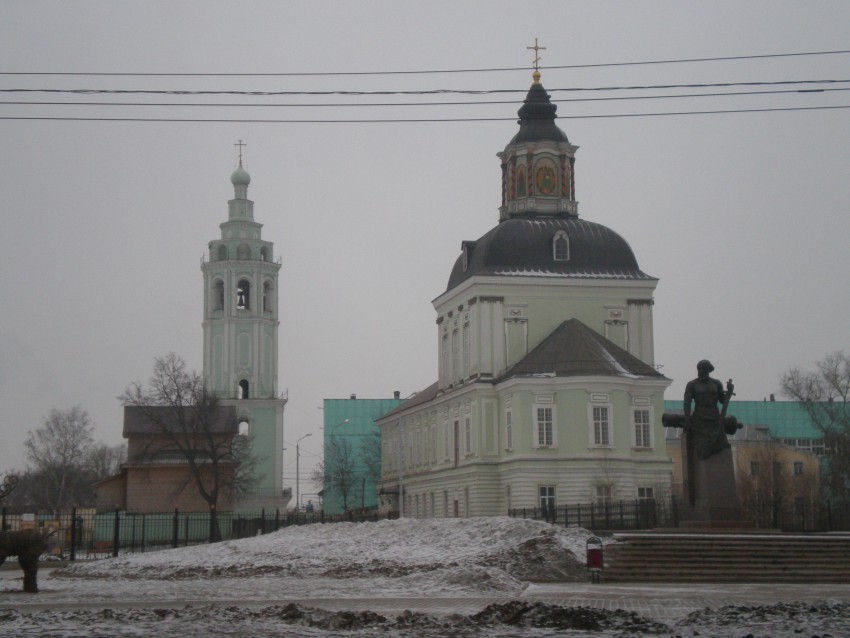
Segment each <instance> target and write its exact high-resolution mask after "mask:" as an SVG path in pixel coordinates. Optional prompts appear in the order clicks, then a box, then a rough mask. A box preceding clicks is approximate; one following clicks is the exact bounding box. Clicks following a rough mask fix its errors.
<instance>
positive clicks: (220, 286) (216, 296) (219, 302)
mask: <svg viewBox="0 0 850 638" xmlns="http://www.w3.org/2000/svg"><path fill="white" fill-rule="evenodd" d="M212 309H213V310H224V282H223V281H222V280H221V279H216V280H215V282H213V287H212Z"/></svg>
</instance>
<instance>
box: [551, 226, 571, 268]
mask: <svg viewBox="0 0 850 638" xmlns="http://www.w3.org/2000/svg"><path fill="white" fill-rule="evenodd" d="M552 256H553V257H554V259H555V261H569V260H570V240H569V237H567V233H565V232H564V231H563V230H559V231H558V232H557V233H555V237H554V238H553V239H552Z"/></svg>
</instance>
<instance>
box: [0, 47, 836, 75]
mask: <svg viewBox="0 0 850 638" xmlns="http://www.w3.org/2000/svg"><path fill="white" fill-rule="evenodd" d="M846 53H850V50H837V51H803V52H797V53H768V54H762V55H731V56H717V57H708V58H678V59H676V58H674V59H669V60H642V61H637V62H600V63H595V64H561V65H553V66H541V67H540V69H541V70H544V71H545V70H558V69H591V68H602V67H619V66H642V65H654V64H691V63H695V62H727V61H739V60H763V59H769V58H790V57H807V56H817V55H841V54H846ZM529 70H530V69H529V68H528V67H502V68H481V69H431V70H420V71H299V72H271V73H175V72H169V73H155V72H154V73H151V72H109V71H0V75H12V76H29V75H32V76H91V77H328V76H381V75H429V74H456V73H492V72H505V71H529Z"/></svg>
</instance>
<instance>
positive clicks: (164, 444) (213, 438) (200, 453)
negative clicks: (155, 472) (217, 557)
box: [119, 352, 256, 541]
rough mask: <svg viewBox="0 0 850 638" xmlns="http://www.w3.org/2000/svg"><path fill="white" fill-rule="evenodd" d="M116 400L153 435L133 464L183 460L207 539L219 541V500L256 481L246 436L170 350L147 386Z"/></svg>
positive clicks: (135, 386)
mask: <svg viewBox="0 0 850 638" xmlns="http://www.w3.org/2000/svg"><path fill="white" fill-rule="evenodd" d="M119 399H120V400H121V401H122V402H123V403H124V405H125V406H132V407H133V408H134V409H135V410H136V411H138V413H139V414H140V415H141V416H142V417H143V419H144V420H145V421H146V422H147V424H148V427H149V429H150V431H151V433H152V434H153V435H155V436H152V437H150V439H149V440H148V443H147V445H146V446H145V449H144V450H141V451H139V452H138V457H139V458H138V459H136V460H147V461H152V460H155V459H156V458H158V457H162V456H169V455H177V456H178V457H179V458H180V459H182V460H183V461H185V463H186V466H187V468H188V473H189V477H190V479H189V480H191V482H192V483H194V486H195V488H196V489H197V491H198V494H199V495H200V497H201V498H202V499H203V500H204V502H206V504H207V506H208V508H209V514H210V540H211V541H214V540H220V539H221V531H220V529H219V525H218V513H217V512H218V505H219V502H220V500H221V499H222V498H223V497H232V496H239V495H241V494H244V493H245V492H247V491H249V490H250V489H251V487H253V485H254V484H255V482H256V478H255V476H254V474H253V469H254V468H255V467H256V460H255V459H254V458H253V457H252V456H251V454H250V445H249V444H248V443H247V441H246V440H245V439H246V438H247V437H244V436H239V435H238V424H237V423H236V419H235V413H234V411H233V410H226V409H223V408H222V406H221V405H220V403H219V401H218V399H217V398H216V397H215V396H214V395H213V394H212V393H210V392H207V390H206V388H205V386H204V383H203V379H202V377H201V375H200V374H198V373H197V372H195V371H190V370H188V369H187V366H186V362H185V361H184V360H183V359H182V358H181V357H180V356H178V355H176V354H174V353H173V352H172V353H169V354H167V355H166V356H164V357H159V358H157V359H156V361H155V364H154V370H153V376H151V379H150V382H149V386H148V387H147V388H144V387H142V386H141V385H140V384H139V383H134V384H132V385H131V386H130V387H128V388H127V389H126V390H125V392H124V394H123V395H121V397H119ZM231 416H232V418H231Z"/></svg>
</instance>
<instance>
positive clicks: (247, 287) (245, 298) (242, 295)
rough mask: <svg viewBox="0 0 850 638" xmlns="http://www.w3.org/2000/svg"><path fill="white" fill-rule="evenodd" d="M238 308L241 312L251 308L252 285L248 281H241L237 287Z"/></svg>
mask: <svg viewBox="0 0 850 638" xmlns="http://www.w3.org/2000/svg"><path fill="white" fill-rule="evenodd" d="M236 307H237V308H238V309H239V310H248V309H249V308H250V307H251V283H250V282H249V281H248V280H247V279H240V280H239V283H238V284H237V285H236Z"/></svg>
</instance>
